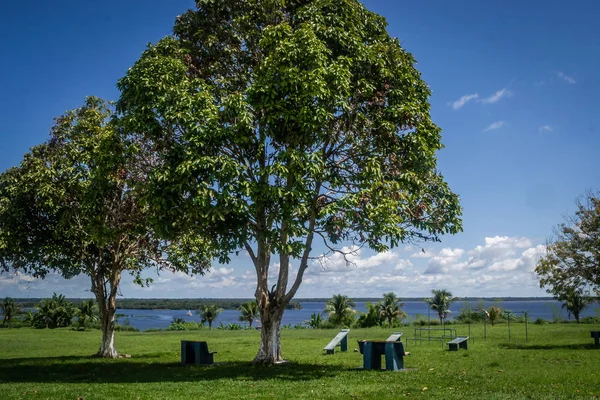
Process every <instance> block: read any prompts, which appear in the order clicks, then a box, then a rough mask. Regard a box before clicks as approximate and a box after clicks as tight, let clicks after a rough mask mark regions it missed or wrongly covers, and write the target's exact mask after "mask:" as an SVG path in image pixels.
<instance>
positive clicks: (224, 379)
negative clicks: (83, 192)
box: [0, 324, 600, 400]
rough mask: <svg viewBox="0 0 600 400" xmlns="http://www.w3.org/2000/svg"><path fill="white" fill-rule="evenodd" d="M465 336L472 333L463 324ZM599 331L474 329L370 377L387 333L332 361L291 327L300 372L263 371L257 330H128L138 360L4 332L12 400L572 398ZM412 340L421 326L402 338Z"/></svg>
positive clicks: (584, 381) (595, 379)
mask: <svg viewBox="0 0 600 400" xmlns="http://www.w3.org/2000/svg"><path fill="white" fill-rule="evenodd" d="M452 327H453V328H456V329H457V330H458V333H459V334H467V326H464V325H453V326H452ZM598 328H599V327H598V326H596V325H575V324H552V325H533V324H530V325H529V342H528V343H525V325H524V324H513V325H512V326H511V336H512V337H511V339H512V340H511V342H510V343H509V342H508V332H507V326H506V324H503V325H498V326H495V327H493V328H492V327H490V326H488V329H487V340H486V341H484V339H483V325H481V324H479V325H473V326H472V327H471V336H472V337H474V338H475V342H474V343H471V342H470V343H469V350H467V351H465V350H460V351H459V352H449V351H447V346H445V345H444V347H442V346H441V343H440V342H436V343H431V344H427V343H424V344H423V345H421V346H419V345H415V344H413V343H412V342H410V343H409V344H408V346H407V351H410V352H411V355H410V356H408V357H407V358H406V359H405V366H406V368H407V370H405V371H403V372H378V371H362V370H360V369H358V368H357V367H360V366H361V365H362V356H361V355H360V353H357V352H354V351H353V350H354V348H357V347H358V345H357V343H356V340H359V339H384V338H386V337H387V336H388V335H389V334H390V333H391V330H388V329H361V330H359V329H353V330H351V332H350V335H349V338H350V342H349V347H350V351H348V352H346V353H340V352H336V353H335V354H334V355H325V354H324V352H323V350H322V349H323V347H324V346H325V345H326V344H327V343H328V341H329V340H330V339H331V338H332V337H333V336H334V335H335V334H336V333H337V332H336V331H333V330H316V331H311V330H284V331H282V335H281V340H282V351H283V354H284V356H285V358H286V359H287V360H289V361H290V363H289V364H286V365H280V366H276V367H272V368H262V367H254V366H252V365H251V364H250V363H249V361H250V360H251V359H252V358H253V357H254V355H255V353H256V351H257V349H258V341H259V332H258V331H223V330H213V331H208V330H203V331H190V332H185V331H184V332H182V331H175V332H152V333H136V332H119V333H117V335H116V343H117V349H118V350H119V351H120V352H122V353H127V354H131V356H132V358H130V359H118V360H102V359H98V358H94V357H91V355H92V354H94V352H95V351H96V350H97V348H98V346H99V341H100V332H99V331H88V332H75V331H71V330H68V329H57V330H33V329H29V328H21V329H2V330H0V398H1V399H48V398H50V399H77V398H78V397H82V398H83V399H85V400H91V399H113V398H114V399H121V398H122V399H138V398H139V399H203V398H206V399H312V400H314V399H398V398H443V399H463V398H464V399H558V398H560V399H566V398H586V399H590V398H598V397H599V396H600V369H599V366H600V348H595V347H594V345H593V339H592V338H591V337H590V330H592V329H594V330H597V329H598ZM402 331H403V332H404V338H406V337H412V336H413V332H414V328H413V327H406V328H404V329H403V330H402ZM182 339H189V340H206V341H208V344H209V349H210V350H211V351H217V354H215V361H216V362H217V363H218V364H216V365H214V366H210V367H196V366H181V365H179V360H180V354H179V352H180V340H182Z"/></svg>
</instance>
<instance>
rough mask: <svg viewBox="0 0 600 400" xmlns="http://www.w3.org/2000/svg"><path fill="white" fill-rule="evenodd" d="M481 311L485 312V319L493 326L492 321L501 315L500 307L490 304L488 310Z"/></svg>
mask: <svg viewBox="0 0 600 400" xmlns="http://www.w3.org/2000/svg"><path fill="white" fill-rule="evenodd" d="M483 311H484V312H485V315H486V316H487V319H488V320H489V321H490V322H491V323H492V326H494V322H495V321H496V320H497V319H500V318H501V317H502V309H501V308H500V307H495V306H491V307H490V308H489V310H487V311H485V310H483Z"/></svg>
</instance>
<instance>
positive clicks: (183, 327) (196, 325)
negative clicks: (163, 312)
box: [166, 320, 204, 331]
mask: <svg viewBox="0 0 600 400" xmlns="http://www.w3.org/2000/svg"><path fill="white" fill-rule="evenodd" d="M203 328H204V324H202V323H200V322H186V321H183V322H180V321H179V320H175V321H173V322H171V325H169V326H168V328H167V329H166V330H167V331H198V330H200V329H203Z"/></svg>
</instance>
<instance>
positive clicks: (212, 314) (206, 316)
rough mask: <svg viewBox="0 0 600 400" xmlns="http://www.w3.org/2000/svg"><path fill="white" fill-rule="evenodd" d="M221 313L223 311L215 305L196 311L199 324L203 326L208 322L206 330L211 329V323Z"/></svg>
mask: <svg viewBox="0 0 600 400" xmlns="http://www.w3.org/2000/svg"><path fill="white" fill-rule="evenodd" d="M221 311H223V309H222V308H219V307H217V306H216V305H215V304H211V305H209V306H202V307H200V309H199V310H198V313H199V314H200V318H201V320H200V323H202V324H203V323H205V322H208V329H212V323H213V321H214V320H215V319H217V316H218V315H219V314H220V313H221Z"/></svg>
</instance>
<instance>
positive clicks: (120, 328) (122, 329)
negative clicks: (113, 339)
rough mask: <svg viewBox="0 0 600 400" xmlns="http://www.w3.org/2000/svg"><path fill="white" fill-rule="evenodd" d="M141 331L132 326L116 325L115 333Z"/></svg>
mask: <svg viewBox="0 0 600 400" xmlns="http://www.w3.org/2000/svg"><path fill="white" fill-rule="evenodd" d="M139 331H140V330H139V329H138V328H136V327H134V326H131V325H119V324H115V332H139Z"/></svg>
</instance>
